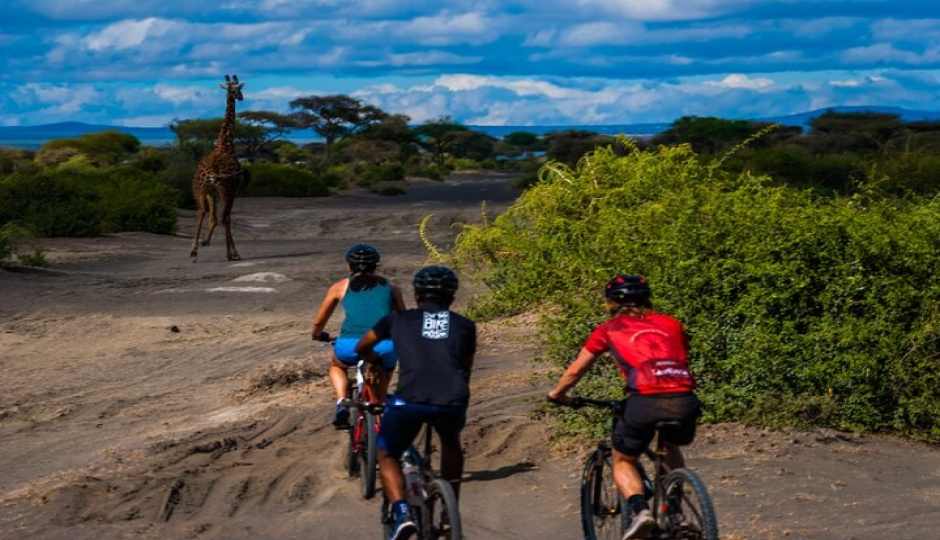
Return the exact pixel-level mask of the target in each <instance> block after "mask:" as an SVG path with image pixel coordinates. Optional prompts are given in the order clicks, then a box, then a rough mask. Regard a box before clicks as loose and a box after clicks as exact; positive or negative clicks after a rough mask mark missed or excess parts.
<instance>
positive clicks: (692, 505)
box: [570, 398, 718, 540]
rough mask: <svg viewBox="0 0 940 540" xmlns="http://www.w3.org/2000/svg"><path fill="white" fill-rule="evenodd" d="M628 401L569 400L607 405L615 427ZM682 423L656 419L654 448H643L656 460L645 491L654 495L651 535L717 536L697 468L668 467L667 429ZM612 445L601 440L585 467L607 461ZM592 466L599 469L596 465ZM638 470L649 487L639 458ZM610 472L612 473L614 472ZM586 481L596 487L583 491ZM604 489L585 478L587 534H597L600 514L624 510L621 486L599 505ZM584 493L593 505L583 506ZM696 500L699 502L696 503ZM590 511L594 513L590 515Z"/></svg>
mask: <svg viewBox="0 0 940 540" xmlns="http://www.w3.org/2000/svg"><path fill="white" fill-rule="evenodd" d="M625 403H626V400H617V401H604V400H593V399H586V398H574V399H573V400H572V402H571V403H570V406H571V407H573V408H580V407H583V406H585V405H589V406H593V407H599V408H606V409H608V410H610V411H611V417H612V423H613V425H612V428H615V427H616V421H617V416H618V413H619V412H620V411H621V410H622V407H623V406H624V404H625ZM679 425H680V424H679V422H659V423H657V424H656V426H655V427H656V437H655V449H653V450H651V449H650V448H647V449H646V450H645V451H644V455H645V456H646V457H647V458H648V459H650V460H651V461H652V462H653V467H654V473H655V477H654V480H653V485H652V493H649V492H647V493H646V498H647V499H650V498H652V503H653V504H652V508H651V510H652V515H653V518H654V519H655V521H656V523H657V528H656V529H655V530H654V531H653V532H652V533H651V535H650V537H649V538H651V539H666V538H670V539H671V538H694V539H700V540H717V538H718V525H717V519H716V518H715V511H714V508H713V507H712V503H711V497H710V496H709V495H708V490H707V488H706V487H705V485H704V483H702V481H701V479H700V478H699V477H698V475H697V474H696V473H695V472H694V471H691V470H689V469H685V468H680V469H675V470H673V469H672V468H671V467H669V465H667V464H666V455H667V446H666V445H667V443H666V436H665V433H666V432H667V431H668V430H670V429H673V428H675V427H677V426H679ZM611 433H613V429H611ZM611 446H612V445H611V443H610V442H609V441H608V440H606V439H605V440H602V441H600V442H599V443H598V445H597V448H596V449H595V450H594V452H593V453H592V454H591V455H590V456H589V458H588V462H587V464H586V469H585V470H586V471H587V470H589V469H588V468H587V467H589V466H590V467H597V465H596V464H598V463H600V464H602V463H603V462H604V458H606V456H607V455H609V453H610V452H612V451H614V450H613V449H612V448H611ZM601 466H603V465H601ZM592 470H594V471H596V469H592ZM637 470H638V472H639V473H640V476H641V478H642V479H643V483H644V487H645V488H648V487H649V486H647V483H648V482H649V479H648V477H647V476H646V475H645V473H644V470H643V468H642V466H641V465H640V463H639V462H637ZM585 474H587V473H585ZM591 474H602V473H601V472H600V471H596V473H594V472H592V473H591ZM607 474H612V472H610V473H607ZM585 478H586V477H585ZM585 481H589V482H590V483H589V484H588V485H589V486H590V487H593V488H594V490H593V491H588V492H585V491H583V490H584V489H585V484H584V482H585ZM683 486H685V487H687V488H688V489H686V490H685V491H682V489H683ZM677 487H678V488H679V490H680V491H679V492H678V493H679V495H678V497H674V496H672V495H669V494H668V493H667V491H669V490H670V489H672V490H673V491H671V492H670V493H676V492H675V491H674V490H675V489H676V488H677ZM601 489H602V488H601V486H600V483H595V482H594V481H590V480H585V479H582V524H583V526H584V527H585V537H586V538H592V539H593V538H595V529H594V527H595V526H596V519H597V517H598V516H600V517H601V519H602V520H603V519H605V518H603V516H617V515H621V514H622V513H623V504H624V501H623V496H622V494H620V493H619V489H618V490H617V491H618V495H617V500H616V503H615V505H614V506H609V507H608V506H607V505H608V504H610V503H611V501H609V500H608V501H606V504H605V505H604V506H603V507H602V506H601V505H600V501H601V500H602V499H604V498H603V497H601ZM585 493H588V494H589V495H587V497H589V498H588V499H587V500H588V501H589V502H591V504H592V506H590V507H587V506H584V504H585V497H586V495H585ZM667 499H668V500H667ZM696 504H697V505H698V506H697V507H696ZM588 508H589V510H588ZM685 510H688V512H687V513H686V514H685V515H683V512H684V511H685ZM585 512H587V514H585ZM588 515H589V516H592V517H590V518H588V517H587V516H588ZM608 531H609V529H608Z"/></svg>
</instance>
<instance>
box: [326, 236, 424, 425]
mask: <svg viewBox="0 0 940 540" xmlns="http://www.w3.org/2000/svg"><path fill="white" fill-rule="evenodd" d="M346 262H347V264H348V265H349V271H350V275H349V277H347V278H344V279H341V280H339V281H337V282H336V283H334V284H333V285H331V286H330V288H329V290H327V292H326V297H325V298H324V299H323V303H322V304H320V309H319V311H318V312H317V316H316V317H315V318H314V319H313V332H312V337H313V339H315V340H318V341H329V340H330V336H329V334H327V333H326V332H324V331H323V329H324V328H325V327H326V323H327V322H328V321H329V320H330V316H332V315H333V311H334V310H335V309H336V306H337V305H342V306H343V311H344V312H345V313H346V317H345V319H344V320H343V324H342V326H341V327H340V332H339V336H338V337H337V338H336V343H335V344H334V346H333V360H332V362H331V363H330V373H329V375H330V382H331V383H332V384H333V389H334V390H335V391H336V398H337V400H336V413H335V414H334V416H333V425H334V426H336V428H337V429H344V428H347V427H349V411H348V410H347V409H346V408H344V407H343V406H342V405H341V402H342V401H343V399H345V398H346V397H347V396H346V386H347V383H348V377H349V376H348V374H347V373H346V370H347V368H350V367H354V366H355V365H356V362H357V361H358V360H359V356H358V355H357V354H356V350H355V348H356V343H358V342H359V338H361V337H362V336H363V335H365V333H366V332H368V331H369V330H370V329H371V328H372V326H373V325H375V323H376V322H378V320H379V319H381V318H382V317H384V316H385V315H387V314H389V313H390V312H392V311H404V310H405V301H404V299H403V298H402V294H401V290H400V289H399V288H398V287H397V286H396V285H395V284H394V283H392V282H390V281H388V280H387V279H385V278H384V277H382V276H380V275H378V274H376V273H375V270H376V268H377V267H378V264H379V251H378V250H377V249H375V247H373V246H370V245H368V244H356V245H354V246H352V247H350V248H349V249H348V250H347V251H346ZM375 352H376V353H377V354H378V355H379V356H380V357H381V358H382V363H383V364H384V366H385V368H386V369H385V371H384V372H383V371H382V370H378V371H379V372H380V374H381V380H380V381H379V384H378V386H379V388H375V389H374V390H376V391H377V394H376V395H377V396H378V397H379V398H380V399H381V398H384V394H385V392H384V389H385V388H387V387H388V378H389V375H390V373H391V371H392V370H394V369H395V364H396V361H397V356H396V355H395V348H394V346H393V345H392V341H391V340H385V341H383V342H382V343H379V344H378V345H377V346H376V349H375Z"/></svg>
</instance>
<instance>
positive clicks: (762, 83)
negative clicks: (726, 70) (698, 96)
mask: <svg viewBox="0 0 940 540" xmlns="http://www.w3.org/2000/svg"><path fill="white" fill-rule="evenodd" d="M773 84H774V82H773V81H772V80H770V79H767V78H763V77H759V78H756V79H752V78H750V77H748V76H747V75H742V74H740V73H732V74H731V75H728V76H727V77H725V78H724V79H722V80H720V81H706V82H705V83H704V85H705V86H709V87H713V88H746V89H748V90H760V89H766V88H769V87H771V86H773Z"/></svg>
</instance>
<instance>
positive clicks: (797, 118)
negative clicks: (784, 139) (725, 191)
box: [757, 105, 940, 128]
mask: <svg viewBox="0 0 940 540" xmlns="http://www.w3.org/2000/svg"><path fill="white" fill-rule="evenodd" d="M828 111H834V112H838V113H857V112H875V113H884V114H896V115H898V117H899V118H900V119H901V120H903V121H905V122H922V121H938V120H940V112H938V111H912V110H909V109H902V108H900V107H869V106H865V105H859V106H843V107H825V108H822V109H816V110H813V111H806V112H801V113H796V114H789V115H786V116H773V117H768V118H758V119H757V120H759V121H761V122H773V123H777V124H783V125H785V126H800V127H804V128H805V127H809V122H810V120H812V119H814V118H816V117H818V116H822V115H823V114H824V113H826V112H828Z"/></svg>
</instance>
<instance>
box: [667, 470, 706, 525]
mask: <svg viewBox="0 0 940 540" xmlns="http://www.w3.org/2000/svg"><path fill="white" fill-rule="evenodd" d="M663 490H664V492H663V496H662V506H661V508H660V512H659V521H660V523H659V525H660V528H661V530H662V536H661V538H664V539H665V538H670V539H673V538H675V539H682V540H718V519H717V518H716V517H715V508H714V507H713V506H712V499H711V496H710V495H709V494H708V489H706V488H705V484H704V483H703V482H702V479H701V478H699V476H698V474H696V473H695V471H691V470H689V469H676V470H674V471H672V472H670V473H669V474H668V475H667V476H666V481H665V482H664V484H663Z"/></svg>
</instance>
